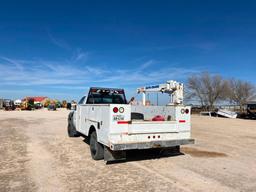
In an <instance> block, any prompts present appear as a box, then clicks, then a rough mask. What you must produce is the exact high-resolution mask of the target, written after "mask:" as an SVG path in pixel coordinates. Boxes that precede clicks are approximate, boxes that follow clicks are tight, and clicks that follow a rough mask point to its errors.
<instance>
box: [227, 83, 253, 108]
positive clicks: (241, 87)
mask: <svg viewBox="0 0 256 192" xmlns="http://www.w3.org/2000/svg"><path fill="white" fill-rule="evenodd" d="M254 94H255V86H254V85H253V84H251V83H249V82H247V81H242V80H238V79H231V80H229V81H228V98H229V100H230V101H231V102H232V103H235V104H237V105H239V106H240V110H242V108H243V106H244V105H245V104H246V103H247V102H248V101H249V100H250V99H251V98H252V97H253V96H254Z"/></svg>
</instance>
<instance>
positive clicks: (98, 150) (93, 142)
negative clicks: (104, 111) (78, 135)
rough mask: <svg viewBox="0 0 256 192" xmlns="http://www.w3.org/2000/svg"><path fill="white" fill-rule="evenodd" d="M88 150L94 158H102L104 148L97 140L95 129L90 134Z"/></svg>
mask: <svg viewBox="0 0 256 192" xmlns="http://www.w3.org/2000/svg"><path fill="white" fill-rule="evenodd" d="M90 150H91V156H92V158H93V159H94V160H101V159H103V158H104V148H103V145H102V144H100V143H99V142H98V141H97V133H96V131H94V132H92V133H91V135H90Z"/></svg>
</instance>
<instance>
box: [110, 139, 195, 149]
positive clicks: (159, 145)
mask: <svg viewBox="0 0 256 192" xmlns="http://www.w3.org/2000/svg"><path fill="white" fill-rule="evenodd" d="M194 143H195V140H194V139H178V140H166V141H150V142H142V143H122V144H111V145H110V149H111V150H113V151H121V150H130V149H150V148H166V147H174V146H179V145H188V144H194Z"/></svg>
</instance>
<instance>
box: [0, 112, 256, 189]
mask: <svg viewBox="0 0 256 192" xmlns="http://www.w3.org/2000/svg"><path fill="white" fill-rule="evenodd" d="M67 115H68V111H66V110H61V111H56V112H53V111H46V110H41V111H12V112H6V111H0V191H1V192H2V191H24V192H25V191H26V192H27V191H50V192H52V191H104V192H106V191H172V192H175V191H204V192H205V191H218V192H219V191H256V121H250V120H239V119H224V118H210V117H199V116H193V117H192V135H193V138H195V139H196V144H195V145H190V146H184V147H182V152H183V153H184V155H176V156H175V155H171V154H169V155H162V156H158V155H155V154H152V152H149V151H140V152H138V151H133V152H131V153H129V154H128V161H126V162H123V163H115V164H108V165H106V164H105V163H104V161H93V160H92V159H91V157H90V151H89V146H88V145H87V144H86V143H85V141H84V139H83V138H82V137H80V138H69V137H68V136H67V133H66V127H67Z"/></svg>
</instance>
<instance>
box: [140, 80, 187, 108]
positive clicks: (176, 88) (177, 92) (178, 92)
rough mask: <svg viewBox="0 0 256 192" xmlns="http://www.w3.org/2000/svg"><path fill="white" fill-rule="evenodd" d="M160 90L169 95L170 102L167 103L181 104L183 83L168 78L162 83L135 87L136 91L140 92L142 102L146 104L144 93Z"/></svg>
mask: <svg viewBox="0 0 256 192" xmlns="http://www.w3.org/2000/svg"><path fill="white" fill-rule="evenodd" d="M154 92H156V93H157V92H161V93H167V94H169V95H170V97H171V99H170V103H169V104H168V105H181V104H183V83H179V82H177V81H173V80H169V81H167V82H166V83H164V84H159V85H153V86H146V87H141V88H138V89H137V93H142V103H143V105H146V93H154Z"/></svg>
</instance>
